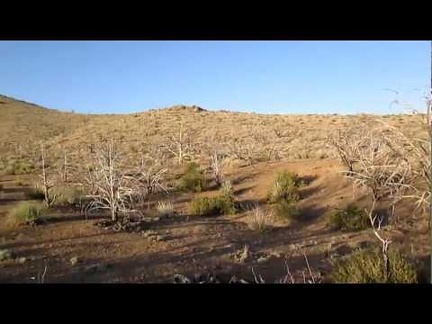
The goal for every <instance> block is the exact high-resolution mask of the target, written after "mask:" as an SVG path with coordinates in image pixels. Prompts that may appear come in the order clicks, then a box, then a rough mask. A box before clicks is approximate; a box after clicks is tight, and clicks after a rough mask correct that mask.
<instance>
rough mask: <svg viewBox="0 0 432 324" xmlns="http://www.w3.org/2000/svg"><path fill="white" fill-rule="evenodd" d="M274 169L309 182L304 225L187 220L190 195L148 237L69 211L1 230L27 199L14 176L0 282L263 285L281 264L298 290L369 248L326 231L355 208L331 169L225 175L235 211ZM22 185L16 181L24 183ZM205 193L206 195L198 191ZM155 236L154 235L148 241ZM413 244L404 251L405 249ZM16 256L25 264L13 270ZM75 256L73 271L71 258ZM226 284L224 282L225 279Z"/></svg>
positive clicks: (264, 166) (359, 237) (421, 248)
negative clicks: (179, 278)
mask: <svg viewBox="0 0 432 324" xmlns="http://www.w3.org/2000/svg"><path fill="white" fill-rule="evenodd" d="M278 170H290V171H293V172H297V173H298V174H299V175H300V176H301V177H303V178H304V179H306V180H308V184H307V185H306V186H305V187H304V188H303V189H302V191H301V193H302V197H303V199H302V200H301V203H300V207H301V208H302V210H303V213H304V215H305V217H306V219H305V221H304V222H302V223H301V224H297V225H294V226H287V225H284V224H282V223H280V224H278V223H277V222H275V223H274V226H273V227H272V228H271V229H269V230H268V231H267V232H264V233H257V232H254V231H251V230H250V229H249V228H248V226H247V225H246V224H245V221H244V220H245V217H247V215H246V214H247V212H243V213H240V214H236V215H231V216H221V217H193V216H190V217H188V216H187V208H186V207H187V201H188V200H189V199H190V198H191V197H190V195H189V194H181V195H177V196H176V197H175V198H173V199H172V201H173V202H174V207H175V210H178V211H179V215H177V216H175V217H174V218H173V219H169V220H168V221H165V222H161V223H160V224H157V223H156V224H155V225H154V226H152V230H154V231H155V232H156V233H155V236H150V237H145V236H144V235H142V234H140V233H126V232H118V233H113V232H111V231H107V230H104V229H103V228H100V227H97V226H95V225H94V223H95V221H96V220H97V219H96V218H92V219H87V220H86V219H85V218H84V217H83V216H81V215H79V214H78V213H77V212H74V211H72V210H71V211H70V212H65V211H64V210H63V211H58V212H57V213H56V212H55V211H54V212H51V216H56V217H54V218H52V219H51V220H49V221H48V222H47V223H46V224H42V225H38V226H36V227H34V228H30V227H20V228H17V229H11V228H8V226H7V225H6V223H5V217H6V213H7V211H8V210H9V209H10V208H11V207H12V206H13V205H15V204H16V203H18V202H19V201H22V200H24V199H25V195H24V189H25V188H23V187H22V186H21V187H20V186H17V185H16V182H15V180H14V177H13V176H12V177H11V176H9V177H2V178H1V182H0V183H1V185H3V189H2V191H1V194H0V235H1V238H2V241H1V242H0V247H1V249H12V250H13V251H14V252H15V254H16V259H15V260H9V261H3V262H0V269H1V270H0V282H4V283H6V282H37V280H38V279H37V278H38V275H39V276H40V275H41V274H42V273H43V272H44V269H45V266H46V274H45V282H47V283H66V282H67V283H69V282H70V283H90V282H106V283H107V282H110V283H113V282H132V283H133V282H135V283H136V282H172V280H173V276H174V274H177V273H179V274H187V275H193V274H194V273H205V272H209V271H210V272H212V273H216V274H217V275H219V276H220V277H221V278H228V277H231V276H232V275H237V276H238V277H242V278H249V279H250V280H252V278H253V274H252V267H253V268H254V270H255V272H256V273H259V274H261V275H262V276H263V277H264V278H265V280H267V282H272V281H274V280H276V279H277V278H280V277H282V276H284V275H285V274H286V270H285V265H284V260H285V259H286V260H287V262H288V265H289V267H290V269H291V272H292V274H293V275H294V278H295V280H296V282H303V271H305V270H306V269H307V266H306V260H305V258H304V254H305V255H306V256H307V258H308V261H309V263H310V266H311V268H312V269H313V271H315V273H316V275H317V273H318V272H321V274H322V275H323V276H324V278H325V275H326V274H327V273H328V272H329V270H330V269H331V266H330V262H329V260H330V258H331V257H333V256H337V255H338V254H346V253H348V252H350V251H352V250H353V249H356V248H358V247H364V246H367V245H377V241H376V239H375V237H374V236H373V234H372V233H371V231H370V230H365V231H361V232H357V233H340V232H337V231H332V230H330V229H329V228H328V226H327V222H326V218H325V215H326V213H327V212H329V211H331V210H333V209H334V208H337V207H343V206H345V205H346V204H347V203H349V202H350V201H353V192H352V185H351V183H350V182H348V181H347V180H346V179H344V178H343V177H342V175H341V174H339V173H338V171H339V170H341V168H340V166H339V164H338V163H337V162H334V161H331V160H302V161H294V162H279V163H271V164H268V163H260V164H258V165H256V166H254V167H243V168H240V169H238V170H236V172H235V176H234V175H229V178H231V179H232V180H233V182H234V184H235V185H234V189H235V192H236V196H237V199H238V201H239V202H241V203H258V204H260V203H262V202H263V201H264V199H265V195H266V193H267V192H268V190H269V189H270V187H271V185H272V182H273V180H274V175H275V172H277V171H278ZM22 178H23V177H21V180H22ZM203 194H205V195H208V194H212V193H207V192H206V193H203ZM388 235H392V236H393V237H394V240H395V241H396V242H400V243H401V244H403V245H404V246H405V247H406V246H410V248H411V249H412V251H411V252H412V253H416V254H418V255H426V254H427V253H428V251H427V249H428V244H427V239H428V235H427V231H426V232H425V233H423V234H419V233H418V232H416V233H414V232H413V231H411V232H410V235H404V233H402V232H400V231H392V230H391V229H390V230H388ZM156 236H159V237H157V238H156ZM408 241H410V242H412V243H410V244H411V245H410V244H408V245H407V242H408ZM244 245H248V246H249V248H250V251H251V256H250V257H249V258H248V259H246V261H245V262H244V263H240V262H238V261H236V260H235V258H234V254H235V253H239V252H241V251H242V250H243V247H244ZM19 258H26V260H25V261H23V262H22V263H19V261H17V260H18V259H19ZM73 258H77V261H78V262H77V263H76V264H72V263H71V259H73ZM228 279H229V278H228Z"/></svg>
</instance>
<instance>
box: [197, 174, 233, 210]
mask: <svg viewBox="0 0 432 324" xmlns="http://www.w3.org/2000/svg"><path fill="white" fill-rule="evenodd" d="M189 211H190V213H191V214H192V215H199V216H213V215H214V216H216V215H224V214H235V212H236V207H235V198H234V191H233V188H232V185H231V183H230V182H229V181H226V182H224V184H223V185H222V188H221V190H220V194H219V195H218V196H216V197H200V198H197V199H194V200H192V202H191V205H190V210H189Z"/></svg>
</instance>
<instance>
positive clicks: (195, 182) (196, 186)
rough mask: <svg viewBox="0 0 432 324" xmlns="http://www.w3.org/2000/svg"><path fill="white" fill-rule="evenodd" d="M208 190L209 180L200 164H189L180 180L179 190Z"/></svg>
mask: <svg viewBox="0 0 432 324" xmlns="http://www.w3.org/2000/svg"><path fill="white" fill-rule="evenodd" d="M206 188H207V179H206V177H205V175H204V171H203V170H201V168H200V166H199V165H198V163H195V162H192V163H189V164H188V165H187V166H186V169H185V172H184V174H183V175H182V176H181V178H180V180H179V185H178V189H179V190H181V191H192V192H201V191H203V190H205V189H206Z"/></svg>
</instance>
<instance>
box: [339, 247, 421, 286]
mask: <svg viewBox="0 0 432 324" xmlns="http://www.w3.org/2000/svg"><path fill="white" fill-rule="evenodd" d="M389 262H390V268H389V270H390V271H389V277H388V279H387V280H386V278H385V267H384V261H383V257H382V252H381V251H380V250H378V249H377V250H364V251H361V252H358V253H355V254H351V255H349V256H347V257H344V258H342V259H341V260H338V261H336V262H335V264H334V268H333V271H332V274H331V279H332V281H334V282H335V283H416V282H417V281H418V279H417V271H416V269H415V267H414V266H413V264H412V263H411V262H410V261H409V260H408V259H407V258H406V257H405V256H404V255H403V254H402V253H401V252H399V251H395V250H391V251H389Z"/></svg>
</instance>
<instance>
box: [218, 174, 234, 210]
mask: <svg viewBox="0 0 432 324" xmlns="http://www.w3.org/2000/svg"><path fill="white" fill-rule="evenodd" d="M220 192H221V193H220V195H219V197H218V206H219V208H220V210H221V211H222V213H223V214H235V212H236V207H235V197H234V190H233V187H232V184H231V182H230V181H225V182H224V183H223V184H222V188H221V190H220Z"/></svg>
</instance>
